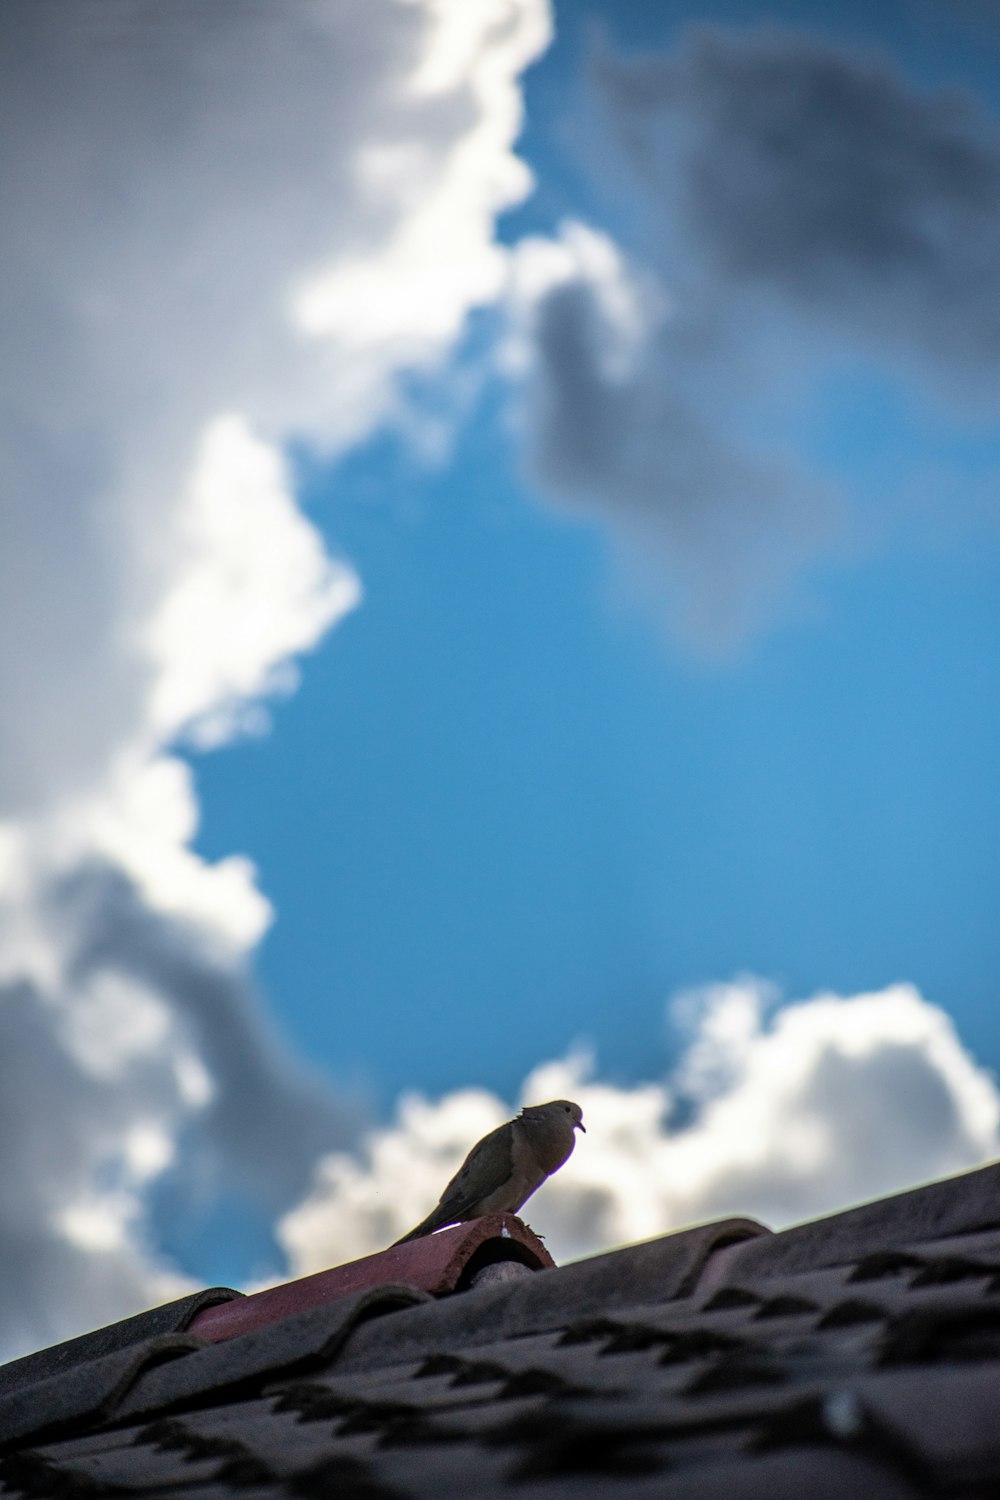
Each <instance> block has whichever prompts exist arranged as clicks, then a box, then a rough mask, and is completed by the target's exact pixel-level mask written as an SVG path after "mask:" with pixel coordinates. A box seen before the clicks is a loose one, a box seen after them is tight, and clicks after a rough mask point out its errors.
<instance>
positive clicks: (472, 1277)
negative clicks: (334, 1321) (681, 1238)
mask: <svg viewBox="0 0 1000 1500" xmlns="http://www.w3.org/2000/svg"><path fill="white" fill-rule="evenodd" d="M554 1265H555V1262H554V1261H553V1259H552V1257H551V1255H550V1254H549V1252H548V1251H547V1250H546V1248H545V1246H544V1245H543V1244H542V1242H541V1240H540V1239H538V1237H537V1235H534V1234H532V1232H531V1230H530V1229H529V1228H528V1227H527V1225H525V1224H523V1223H522V1222H521V1220H520V1219H518V1218H516V1217H515V1215H514V1214H486V1215H484V1216H483V1217H482V1218H480V1219H472V1220H470V1221H469V1222H468V1223H467V1224H455V1225H454V1226H453V1227H452V1228H450V1229H441V1230H439V1231H438V1232H437V1234H428V1235H424V1236H422V1238H420V1239H418V1240H410V1241H408V1242H407V1243H406V1244H405V1245H393V1246H391V1247H390V1248H389V1249H388V1250H382V1251H379V1253H378V1254H377V1255H366V1256H364V1257H363V1258H362V1259H361V1260H352V1261H349V1262H348V1263H347V1264H346V1265H343V1266H335V1267H333V1268H332V1269H331V1270H329V1271H318V1272H316V1273H315V1275H313V1276H303V1277H302V1278H301V1279H300V1280H298V1281H288V1282H285V1283H284V1284H283V1285H282V1286H274V1287H268V1288H267V1289H266V1290H265V1291H262V1292H254V1293H253V1294H252V1295H250V1296H248V1297H241V1298H239V1300H238V1301H235V1302H226V1303H222V1304H219V1305H216V1306H214V1307H205V1308H203V1309H202V1310H201V1311H200V1312H199V1313H198V1314H197V1315H196V1316H195V1318H194V1319H193V1321H192V1323H191V1325H190V1328H191V1331H192V1332H194V1333H197V1335H198V1337H199V1338H202V1339H206V1340H207V1341H208V1342H209V1343H219V1342H221V1341H222V1340H224V1339H231V1338H235V1337H236V1336H237V1334H242V1333H249V1332H250V1330H251V1329H254V1328H262V1327H264V1326H265V1325H266V1324H268V1323H274V1322H277V1321H278V1320H279V1319H280V1318H287V1317H289V1316H290V1315H291V1314H292V1313H299V1312H304V1311H305V1310H306V1309H307V1308H311V1307H318V1306H320V1305H322V1304H323V1303H326V1302H333V1301H336V1300H337V1299H338V1298H340V1297H347V1296H350V1295H351V1294H352V1293H354V1292H361V1291H366V1290H368V1289H369V1288H370V1287H376V1286H384V1285H393V1286H412V1287H416V1288H417V1289H418V1290H420V1291H422V1292H429V1293H430V1294H431V1295H432V1296H434V1297H443V1296H447V1295H448V1294H449V1293H451V1292H455V1291H460V1290H464V1289H465V1288H466V1287H468V1286H471V1285H477V1286H478V1285H481V1284H483V1283H491V1282H494V1281H502V1280H506V1279H508V1278H509V1277H511V1276H517V1275H521V1274H530V1273H531V1272H533V1271H541V1270H546V1269H548V1268H550V1267H552V1266H554Z"/></svg>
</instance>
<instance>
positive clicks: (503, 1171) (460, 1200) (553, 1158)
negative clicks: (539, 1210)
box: [395, 1099, 586, 1245]
mask: <svg viewBox="0 0 1000 1500" xmlns="http://www.w3.org/2000/svg"><path fill="white" fill-rule="evenodd" d="M577 1130H582V1131H583V1132H584V1134H586V1127H585V1126H584V1123H583V1111H582V1110H581V1108H580V1106H579V1104H574V1103H573V1102H572V1100H571V1099H553V1100H551V1102H550V1103H548V1104H529V1105H527V1106H526V1107H525V1108H524V1109H522V1111H521V1113H520V1114H519V1115H517V1116H515V1118H514V1119H513V1120H508V1121H507V1123H506V1124H505V1125H499V1126H497V1128H496V1130H491V1131H490V1133H489V1135H484V1136H483V1138H482V1140H481V1141H479V1142H478V1144H477V1145H475V1146H473V1148H472V1150H471V1151H470V1152H469V1154H468V1156H467V1157H466V1158H465V1161H464V1162H463V1163H462V1165H461V1166H460V1167H459V1169H458V1171H457V1172H456V1173H455V1175H454V1177H453V1178H452V1179H451V1181H450V1182H449V1184H448V1186H447V1187H446V1188H445V1190H444V1192H443V1193H442V1194H441V1198H440V1201H439V1202H438V1206H437V1208H435V1209H432V1210H431V1212H430V1213H429V1214H428V1215H427V1217H426V1219H422V1220H421V1221H420V1223H419V1224H418V1225H417V1227H416V1228H415V1229H411V1230H410V1232H409V1234H404V1235H403V1237H402V1239H398V1240H396V1241H395V1244H397V1245H405V1244H406V1243H407V1241H408V1240H417V1239H420V1237H421V1235H425V1234H433V1232H434V1230H435V1229H443V1228H444V1226H445V1225H446V1224H463V1223H465V1221H466V1220H467V1219H478V1218H481V1217H482V1215H483V1214H503V1213H506V1214H516V1213H517V1211H518V1209H519V1208H520V1207H521V1204H522V1203H526V1202H527V1201H528V1199H529V1198H530V1197H531V1195H532V1193H533V1192H534V1191H535V1189H536V1188H540V1187H541V1185H542V1183H543V1182H544V1181H545V1179H546V1177H549V1176H551V1174H552V1173H553V1172H555V1171H557V1170H558V1168H559V1167H561V1166H562V1164H563V1162H564V1161H566V1160H567V1158H568V1157H569V1156H570V1154H571V1152H572V1150H573V1147H574V1146H575V1145H576V1136H575V1134H574V1131H577Z"/></svg>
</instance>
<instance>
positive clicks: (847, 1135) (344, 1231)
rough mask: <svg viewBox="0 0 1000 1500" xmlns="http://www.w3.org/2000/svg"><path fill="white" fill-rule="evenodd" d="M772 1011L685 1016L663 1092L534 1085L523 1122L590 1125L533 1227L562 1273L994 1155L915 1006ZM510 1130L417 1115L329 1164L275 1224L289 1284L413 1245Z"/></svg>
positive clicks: (658, 1086)
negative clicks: (722, 1223) (650, 1244)
mask: <svg viewBox="0 0 1000 1500" xmlns="http://www.w3.org/2000/svg"><path fill="white" fill-rule="evenodd" d="M775 1003H776V1002H775V997H774V996H773V994H772V993H771V992H770V991H769V990H768V989H767V988H766V987H763V986H760V985H758V984H756V983H755V982H753V981H749V980H743V981H739V982H736V983H733V984H729V985H715V986H710V987H708V988H706V989H705V990H703V991H701V992H697V993H693V994H690V995H688V996H685V997H683V1000H682V1003H681V1005H680V1012H679V1014H680V1017H681V1022H682V1024H683V1025H684V1026H685V1027H686V1028H687V1029H688V1042H687V1046H686V1049H685V1051H684V1053H683V1055H682V1057H681V1059H680V1062H679V1064H678V1066H677V1067H676V1069H675V1070H674V1072H673V1073H672V1074H671V1076H670V1077H668V1078H666V1079H665V1080H663V1081H659V1082H650V1083H646V1084H641V1085H637V1086H622V1085H617V1084H611V1083H605V1082H602V1081H601V1080H600V1079H599V1078H595V1076H594V1066H593V1061H592V1059H590V1058H588V1057H587V1056H586V1055H585V1054H582V1053H578V1054H572V1055H570V1056H569V1057H568V1058H566V1059H564V1060H562V1061H557V1062H553V1063H548V1064H545V1065H544V1066H541V1067H539V1068H537V1069H536V1070H535V1071H534V1072H533V1073H532V1074H531V1076H530V1077H529V1078H528V1079H526V1080H525V1083H524V1086H523V1089H522V1091H521V1100H520V1102H521V1103H527V1102H535V1103H537V1102H540V1101H541V1100H543V1099H549V1098H574V1099H576V1100H578V1102H579V1103H580V1104H581V1105H582V1107H583V1112H584V1120H585V1122H586V1125H587V1134H586V1136H584V1137H583V1138H582V1139H581V1140H579V1141H578V1143H577V1148H576V1150H575V1152H574V1154H573V1156H572V1158H571V1159H570V1161H569V1162H568V1163H567V1165H566V1166H565V1167H563V1168H562V1170H561V1171H560V1172H559V1173H558V1174H556V1176H554V1177H553V1178H552V1179H551V1180H550V1181H549V1182H548V1183H546V1184H545V1186H544V1187H543V1188H542V1189H541V1190H540V1191H539V1193H538V1195H537V1196H536V1198H534V1199H532V1200H531V1202H530V1203H529V1204H528V1205H527V1206H526V1209H525V1213H526V1216H527V1218H528V1219H529V1220H530V1222H531V1223H532V1224H533V1226H535V1227H536V1228H537V1229H539V1230H540V1231H541V1232H542V1233H544V1234H545V1236H546V1241H547V1244H548V1245H549V1248H550V1249H551V1250H552V1252H553V1254H554V1255H555V1256H556V1258H557V1259H559V1260H565V1259H568V1258H572V1257H574V1256H578V1255H585V1254H591V1253H594V1252H596V1251H600V1250H602V1249H606V1248H608V1247H609V1246H611V1245H615V1244H620V1243H622V1242H626V1241H631V1240H637V1239H643V1238H648V1237H650V1236H653V1235H657V1234H663V1233H665V1232H667V1231H668V1230H671V1229H676V1228H679V1227H681V1226H682V1225H684V1224H690V1223H696V1222H699V1221H701V1220H704V1219H710V1218H717V1217H724V1216H727V1215H731V1214H748V1215H750V1216H753V1217H757V1218H760V1219H762V1220H763V1221H764V1222H766V1223H769V1224H771V1225H772V1226H781V1225H784V1224H787V1223H789V1222H793V1221H797V1220H801V1219H805V1218H809V1217H812V1216H815V1215H818V1214H821V1213H825V1212H829V1211H832V1210H835V1209H838V1208H841V1207H845V1206H847V1205H849V1204H850V1203H853V1202H857V1201H859V1200H861V1199H865V1198H870V1197H877V1196H880V1195H882V1194H885V1193H890V1192H892V1191H894V1190H898V1189H903V1188H906V1187H908V1186H911V1185H912V1184H914V1183H917V1182H921V1181H925V1180H927V1179H929V1178H933V1177H937V1176H945V1175H947V1174H949V1173H953V1172H957V1171H961V1170H962V1169H963V1168H966V1167H970V1166H973V1165H976V1164H977V1163H979V1162H982V1161H983V1160H985V1159H986V1158H988V1157H991V1156H995V1155H997V1154H998V1153H1000V1133H998V1131H1000V1093H998V1090H997V1086H996V1083H995V1081H994V1080H993V1078H992V1077H991V1076H990V1075H989V1074H987V1073H985V1072H984V1071H983V1070H982V1069H981V1068H979V1067H978V1066H977V1065H976V1063H975V1062H974V1061H973V1060H972V1058H971V1057H970V1056H969V1054H968V1053H967V1052H966V1051H965V1049H964V1048H963V1046H962V1044H961V1042H960V1041H959V1039H958V1037H957V1036H956V1034H955V1031H954V1028H953V1026H952V1023H951V1021H950V1020H949V1018H948V1017H947V1016H946V1015H945V1013H944V1012H943V1011H941V1010H939V1009H938V1008H937V1007H936V1006H933V1005H931V1004H929V1003H928V1002H927V1001H926V1000H925V999H923V998H922V996H921V995H920V994H919V993H918V992H917V991H916V990H915V989H914V988H913V987H912V986H910V985H903V984H900V985H894V986H892V987H891V988H889V989H886V990H883V991H880V992H878V993H875V994H869V995H856V996H852V997H849V998H844V997H841V996H836V995H820V996H817V997H815V998H814V999H811V1000H806V1001H802V1002H799V1003H797V1004H792V1005H788V1006H785V1007H784V1008H781V1009H776V1010H775V1009H774V1006H775ZM508 1115H509V1110H508V1109H507V1108H506V1106H505V1105H504V1104H502V1102H501V1101H500V1100H498V1099H495V1098H493V1097H492V1096H490V1095H484V1094H482V1093H479V1092H473V1091H463V1092H461V1093H456V1094H452V1095H449V1096H446V1097H445V1098H444V1099H442V1100H441V1101H439V1102H438V1103H437V1104H432V1103H430V1102H428V1101H426V1100H421V1099H413V1098H411V1099H408V1100H406V1101H405V1102H404V1104H403V1106H402V1107H401V1109H400V1113H399V1117H398V1119H397V1120H396V1122H395V1123H394V1124H393V1125H391V1126H389V1127H387V1128H386V1129H383V1130H379V1131H376V1132H373V1133H372V1134H371V1135H370V1136H369V1138H368V1139H367V1141H366V1142H365V1144H364V1148H363V1151H362V1152H361V1153H360V1154H354V1155H352V1154H349V1153H343V1152H340V1153H335V1154H333V1155H331V1156H329V1157H328V1158H327V1159H326V1161H325V1162H323V1164H322V1165H321V1167H320V1169H319V1171H318V1173H317V1177H316V1180H315V1183H314V1186H313V1189H312V1192H311V1193H310V1195H309V1197H308V1198H307V1199H306V1200H305V1201H304V1203H303V1204H301V1205H300V1206H299V1207H298V1208H296V1209H295V1210H293V1211H292V1212H291V1213H290V1214H289V1215H287V1216H286V1218H285V1220H284V1221H283V1224H282V1228H281V1238H282V1242H283V1244H284V1245H285V1248H286V1249H287V1251H288V1253H289V1256H290V1259H291V1261H292V1264H293V1266H294V1268H295V1270H296V1271H298V1272H299V1273H306V1272H308V1271H311V1270H315V1269H317V1268H318V1267H319V1266H321V1265H324V1264H330V1263H331V1262H333V1263H336V1262H337V1261H342V1260H346V1259H349V1258H350V1257H352V1256H356V1255H361V1254H365V1253H367V1252H370V1251H373V1250H376V1249H380V1248H382V1247H383V1246H385V1245H386V1244H388V1243H389V1242H390V1241H391V1240H393V1239H395V1238H396V1237H397V1236H398V1235H399V1234H401V1233H403V1232H404V1231H405V1230H407V1229H409V1228H411V1227H412V1225H413V1223H415V1222H417V1221H418V1220H419V1219H420V1218H422V1217H423V1215H424V1214H425V1213H427V1212H428V1211H429V1209H430V1208H431V1207H432V1206H433V1204H434V1203H435V1202H436V1201H437V1197H438V1194H439V1193H440V1190H441V1188H442V1187H443V1186H444V1183H445V1182H446V1181H447V1180H448V1177H449V1175H450V1174H451V1173H452V1172H453V1171H454V1170H455V1168H456V1167H457V1166H458V1164H459V1162H460V1161H461V1159H462V1157H463V1155H464V1153H465V1152H466V1151H467V1150H468V1148H469V1146H470V1145H471V1144H472V1143H473V1142H474V1141H475V1140H477V1139H478V1138H479V1136H481V1135H482V1134H483V1133H484V1132H485V1130H487V1129H489V1128H491V1127H492V1126H493V1125H494V1124H496V1123H497V1122H498V1121H499V1120H500V1119H502V1118H504V1117H506V1116H508ZM681 1122H683V1123H681Z"/></svg>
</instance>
